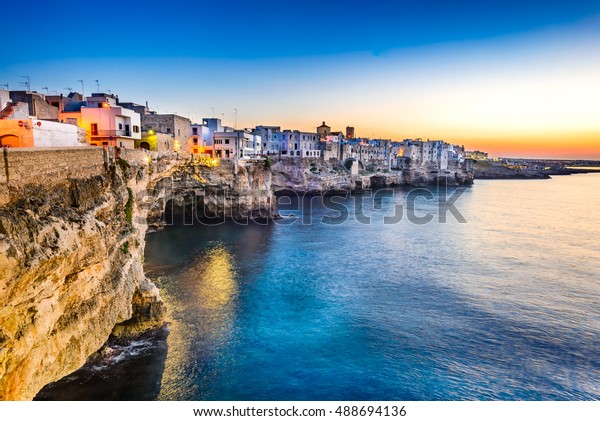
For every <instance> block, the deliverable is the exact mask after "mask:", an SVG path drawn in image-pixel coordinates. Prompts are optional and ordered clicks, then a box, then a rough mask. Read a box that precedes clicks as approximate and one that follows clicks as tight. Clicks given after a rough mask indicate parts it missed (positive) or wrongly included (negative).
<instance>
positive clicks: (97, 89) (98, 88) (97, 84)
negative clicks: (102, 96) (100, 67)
mask: <svg viewBox="0 0 600 421" xmlns="http://www.w3.org/2000/svg"><path fill="white" fill-rule="evenodd" d="M94 82H96V92H100V81H98V79H96V80H95V81H94Z"/></svg>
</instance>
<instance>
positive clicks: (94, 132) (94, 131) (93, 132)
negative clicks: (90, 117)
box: [90, 123, 98, 136]
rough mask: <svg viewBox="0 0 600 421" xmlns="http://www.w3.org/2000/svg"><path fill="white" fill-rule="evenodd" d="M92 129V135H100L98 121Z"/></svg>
mask: <svg viewBox="0 0 600 421" xmlns="http://www.w3.org/2000/svg"><path fill="white" fill-rule="evenodd" d="M90 131H91V132H92V136H98V123H92V124H91V127H90Z"/></svg>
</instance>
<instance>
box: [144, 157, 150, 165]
mask: <svg viewBox="0 0 600 421" xmlns="http://www.w3.org/2000/svg"><path fill="white" fill-rule="evenodd" d="M150 160H151V158H150V157H149V156H145V157H144V161H146V164H149V163H150Z"/></svg>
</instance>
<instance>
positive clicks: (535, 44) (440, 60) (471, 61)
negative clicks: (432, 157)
mask: <svg viewBox="0 0 600 421" xmlns="http://www.w3.org/2000/svg"><path fill="white" fill-rule="evenodd" d="M39 3H40V4H36V2H33V3H32V4H31V5H28V7H27V10H28V12H27V16H26V18H25V19H26V20H27V21H29V22H30V23H31V26H30V27H29V29H25V28H24V27H23V26H19V27H18V28H21V29H20V30H15V31H11V32H10V34H11V35H10V38H11V42H8V43H7V42H5V43H3V44H2V45H1V46H0V84H4V83H8V84H9V86H10V89H23V87H22V86H20V82H22V81H24V79H23V78H22V77H21V76H23V75H28V76H30V78H31V87H32V89H33V90H37V91H39V92H43V93H45V92H46V90H45V89H43V88H44V87H47V88H48V90H49V91H50V92H52V91H57V92H62V93H65V94H66V93H68V90H67V89H66V88H68V87H70V88H72V89H73V90H76V91H81V83H79V82H77V80H79V79H82V80H84V83H85V92H86V94H89V93H91V92H92V91H93V92H95V91H96V90H97V89H96V84H95V80H96V79H98V80H99V82H100V90H101V91H106V90H111V91H112V92H113V93H116V94H118V95H119V98H120V99H121V100H124V101H133V102H138V103H144V102H145V101H148V102H149V105H150V108H151V109H154V110H156V111H159V112H160V113H174V112H176V113H178V114H180V115H185V116H188V117H190V118H191V119H192V120H195V121H198V120H200V119H201V118H202V117H211V116H212V115H213V111H212V108H214V110H215V111H214V112H215V116H216V117H221V114H223V116H222V117H223V119H224V123H225V124H228V125H233V123H234V111H233V110H234V108H237V109H238V127H251V126H254V125H257V124H269V125H280V126H282V127H283V128H296V129H301V130H310V131H314V130H315V128H316V126H318V125H320V124H321V122H322V121H326V122H327V124H328V125H330V126H332V127H333V128H334V129H337V130H343V129H344V128H345V127H346V126H347V125H350V126H354V127H356V133H357V135H358V136H366V137H384V138H392V139H395V140H401V139H403V138H409V137H422V138H432V139H433V138H435V139H440V138H441V139H445V140H447V141H450V142H453V143H458V144H464V145H465V146H466V147H467V148H468V149H480V150H485V151H488V152H490V154H491V155H493V156H523V157H555V158H558V157H564V158H589V159H600V3H599V2H598V1H597V0H594V1H571V2H565V1H553V0H546V1H538V0H535V1H528V2H523V1H513V0H504V1H495V0H494V1H427V2H415V1H411V2H402V1H377V0H374V1H370V2H364V1H361V2H357V1H352V0H351V1H345V2H341V1H340V2H332V1H313V0H307V1H296V2H290V1H285V0H279V1H260V0H257V1H219V2H214V1H212V2H203V1H188V2H181V1H172V2H169V7H168V9H167V8H166V6H165V4H166V3H165V2H153V1H141V2H137V1H132V2H118V3H115V2H110V1H103V2H98V3H93V7H92V3H90V5H89V6H88V5H85V6H82V4H81V3H78V2H70V1H61V2H39ZM2 9H3V10H5V11H6V12H7V13H6V15H7V16H19V15H20V14H21V13H22V6H20V5H19V4H18V2H7V4H6V5H3V6H2ZM15 28H17V27H15ZM33 28H35V30H33ZM5 33H6V32H5Z"/></svg>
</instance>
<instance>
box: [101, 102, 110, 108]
mask: <svg viewBox="0 0 600 421" xmlns="http://www.w3.org/2000/svg"><path fill="white" fill-rule="evenodd" d="M102 108H110V104H109V103H108V102H105V103H104V104H102Z"/></svg>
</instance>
